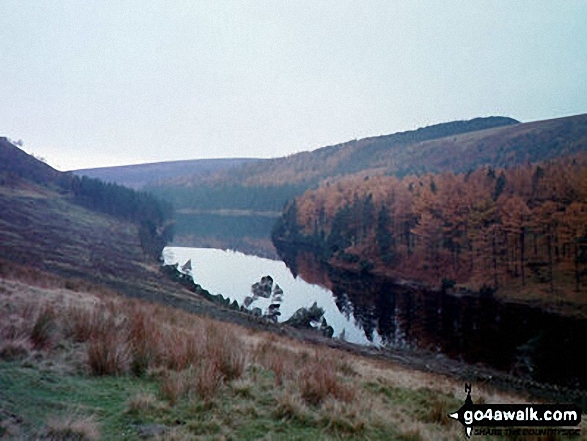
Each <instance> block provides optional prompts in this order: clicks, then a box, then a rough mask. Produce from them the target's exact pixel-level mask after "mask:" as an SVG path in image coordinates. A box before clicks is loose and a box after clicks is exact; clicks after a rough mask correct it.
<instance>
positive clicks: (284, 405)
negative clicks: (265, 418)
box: [272, 391, 315, 425]
mask: <svg viewBox="0 0 587 441" xmlns="http://www.w3.org/2000/svg"><path fill="white" fill-rule="evenodd" d="M272 415H273V417H274V418H275V419H278V420H284V421H297V422H299V423H302V424H306V425H314V424H315V414H314V412H312V411H310V409H308V407H307V406H306V403H305V401H304V400H303V399H302V398H301V397H300V395H298V394H296V393H293V392H292V391H285V392H284V393H283V394H282V395H280V396H278V397H277V406H276V407H275V409H274V410H273V414H272Z"/></svg>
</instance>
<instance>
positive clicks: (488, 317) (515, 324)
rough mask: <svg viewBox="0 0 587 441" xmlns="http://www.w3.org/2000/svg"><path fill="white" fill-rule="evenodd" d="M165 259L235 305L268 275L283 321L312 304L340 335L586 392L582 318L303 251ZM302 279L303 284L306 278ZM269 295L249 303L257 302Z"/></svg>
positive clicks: (191, 253)
mask: <svg viewBox="0 0 587 441" xmlns="http://www.w3.org/2000/svg"><path fill="white" fill-rule="evenodd" d="M164 258H165V261H166V263H176V262H178V263H180V265H183V264H184V263H185V262H186V261H187V260H188V259H191V260H192V263H193V267H194V269H193V274H194V279H195V281H196V282H197V283H199V284H200V285H202V286H203V287H204V288H206V289H208V290H209V291H210V292H212V293H214V294H222V295H223V296H224V297H229V298H230V299H231V300H237V301H238V303H239V304H242V303H243V301H244V299H245V297H247V296H249V295H250V294H251V285H252V284H253V283H255V282H258V281H259V280H260V279H261V277H263V276H266V275H270V276H271V277H272V278H273V279H274V283H277V284H279V285H280V287H281V288H282V289H283V291H284V295H283V303H282V306H281V312H282V314H283V315H282V317H281V319H280V321H283V320H285V319H287V318H289V317H290V316H291V314H293V313H294V312H295V311H296V310H297V309H298V308H300V307H309V306H310V305H312V303H313V302H317V303H318V305H319V306H321V307H322V308H324V309H325V311H326V313H325V317H326V319H327V321H328V324H330V325H331V326H332V327H333V328H334V329H335V334H334V335H335V337H336V336H340V334H341V333H343V332H344V337H345V338H346V339H347V340H348V341H352V342H355V343H360V344H375V345H384V346H389V347H393V348H400V349H406V350H410V349H415V348H418V349H426V350H430V351H433V352H439V353H443V354H445V355H448V356H449V357H452V358H455V359H459V360H463V361H466V362H467V363H471V364H475V363H482V364H486V365H489V366H491V367H494V368H497V369H500V370H502V371H505V372H511V373H513V374H515V375H518V376H521V377H525V378H532V379H534V380H537V381H541V382H548V383H556V384H560V385H564V386H568V387H576V388H581V389H584V390H587V363H586V362H585V361H583V360H584V359H585V357H584V356H583V353H584V352H585V349H586V348H587V321H585V320H574V319H569V318H564V317H560V316H557V315H554V314H549V313H546V312H543V311H540V310H538V309H534V308H530V307H527V306H523V305H512V304H504V303H502V302H498V301H496V300H494V299H493V298H489V297H472V296H471V297H456V296H452V295H446V294H442V293H434V292H427V291H424V290H414V289H407V288H403V287H398V286H397V285H394V284H393V283H392V282H390V281H389V280H386V279H382V278H377V277H370V276H367V275H362V276H360V277H359V276H357V275H356V274H350V273H345V272H336V271H334V270H332V269H328V268H325V267H323V266H321V265H320V264H318V263H317V262H316V260H315V259H313V257H312V256H311V255H309V254H304V253H294V255H293V256H289V257H287V258H285V261H286V262H287V263H288V266H289V268H291V270H290V269H289V268H288V267H287V266H286V264H285V263H284V262H281V261H275V260H269V259H264V258H260V257H255V256H250V255H245V254H242V253H239V252H232V251H221V250H217V249H205V248H181V247H168V248H166V249H165V252H164ZM309 282H312V283H309ZM269 303H270V301H269V299H263V298H260V299H258V300H257V301H255V302H254V303H253V305H252V307H255V306H257V307H260V308H261V309H262V310H265V308H266V307H267V306H268V305H269Z"/></svg>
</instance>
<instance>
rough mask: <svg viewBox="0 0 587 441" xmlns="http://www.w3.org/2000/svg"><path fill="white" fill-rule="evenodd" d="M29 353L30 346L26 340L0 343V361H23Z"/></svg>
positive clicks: (20, 339)
mask: <svg viewBox="0 0 587 441" xmlns="http://www.w3.org/2000/svg"><path fill="white" fill-rule="evenodd" d="M30 352H31V344H30V342H29V340H28V339H25V338H19V339H16V340H5V341H3V342H1V343H0V360H5V361H16V360H24V359H25V358H27V357H28V356H29V354H30Z"/></svg>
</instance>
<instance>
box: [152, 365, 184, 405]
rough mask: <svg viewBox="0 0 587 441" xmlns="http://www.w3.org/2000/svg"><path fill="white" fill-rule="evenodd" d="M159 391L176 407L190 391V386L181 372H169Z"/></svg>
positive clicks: (161, 382) (160, 384)
mask: <svg viewBox="0 0 587 441" xmlns="http://www.w3.org/2000/svg"><path fill="white" fill-rule="evenodd" d="M159 391H160V392H161V395H162V396H163V398H165V399H166V400H167V401H168V402H169V404H171V405H172V406H174V405H175V404H176V403H177V402H178V401H179V399H180V398H181V397H182V396H184V395H185V394H186V393H187V391H188V384H187V382H186V379H185V377H184V375H183V374H182V373H180V372H168V374H167V375H164V376H163V378H162V379H161V381H160V383H159Z"/></svg>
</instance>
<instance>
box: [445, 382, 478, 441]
mask: <svg viewBox="0 0 587 441" xmlns="http://www.w3.org/2000/svg"><path fill="white" fill-rule="evenodd" d="M465 392H467V398H465V404H463V405H462V406H461V408H460V409H459V410H457V411H456V412H453V413H451V414H449V415H448V416H449V417H451V418H453V419H455V420H458V421H459V422H460V423H461V424H462V425H463V426H465V433H466V434H467V438H471V432H472V431H473V427H472V426H471V424H467V421H465V415H466V413H465V412H467V411H472V409H473V408H474V407H475V406H474V404H473V400H472V399H471V383H465Z"/></svg>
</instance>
